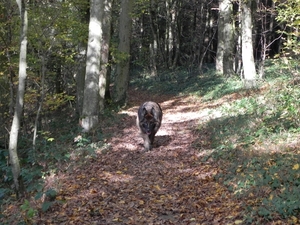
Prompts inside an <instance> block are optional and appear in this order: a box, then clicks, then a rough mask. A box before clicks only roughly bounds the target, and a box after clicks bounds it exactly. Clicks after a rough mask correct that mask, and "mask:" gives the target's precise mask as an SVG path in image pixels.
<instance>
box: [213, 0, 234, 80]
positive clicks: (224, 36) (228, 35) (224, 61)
mask: <svg viewBox="0 0 300 225" xmlns="http://www.w3.org/2000/svg"><path fill="white" fill-rule="evenodd" d="M232 12H233V10H232V2H231V1H230V0H220V1H219V20H218V48H217V55H216V70H217V72H218V73H220V74H224V75H230V74H232V73H233V33H234V31H233V22H232V17H233V15H232Z"/></svg>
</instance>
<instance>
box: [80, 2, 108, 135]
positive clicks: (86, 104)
mask: <svg viewBox="0 0 300 225" xmlns="http://www.w3.org/2000/svg"><path fill="white" fill-rule="evenodd" d="M102 11H103V1H102V0H91V4H90V22H89V38H88V46H87V59H86V75H85V87H84V95H83V110H82V118H81V126H82V128H83V129H84V131H85V132H88V131H90V129H92V128H93V127H94V126H95V125H96V124H97V123H98V121H99V118H98V116H99V76H100V61H101V37H102V27H101V19H102V13H100V12H102Z"/></svg>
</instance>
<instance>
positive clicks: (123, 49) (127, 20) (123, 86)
mask: <svg viewBox="0 0 300 225" xmlns="http://www.w3.org/2000/svg"><path fill="white" fill-rule="evenodd" d="M132 4H133V2H132V0H122V1H121V13H120V22H119V46H118V51H119V54H120V55H121V56H122V57H121V58H122V59H121V60H120V62H119V63H118V64H117V72H116V78H115V96H114V101H115V102H117V103H118V104H120V105H123V104H126V103H127V89H128V82H129V60H130V55H129V54H130V36H131V24H132V20H131V16H130V13H131V11H132Z"/></svg>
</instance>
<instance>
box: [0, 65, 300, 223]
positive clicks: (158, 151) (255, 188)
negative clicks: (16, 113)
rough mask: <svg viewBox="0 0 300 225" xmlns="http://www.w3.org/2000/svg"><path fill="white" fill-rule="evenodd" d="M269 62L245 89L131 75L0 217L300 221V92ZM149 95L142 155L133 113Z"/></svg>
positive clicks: (208, 78)
mask: <svg viewBox="0 0 300 225" xmlns="http://www.w3.org/2000/svg"><path fill="white" fill-rule="evenodd" d="M274 67H275V65H269V67H268V68H269V71H268V70H267V73H268V72H269V75H270V74H271V72H272V75H273V77H270V76H269V80H266V81H264V82H262V83H261V84H260V86H259V87H258V88H257V89H255V90H247V91H246V90H243V86H242V83H241V82H240V81H239V80H238V79H233V78H231V79H227V80H225V79H223V78H221V77H218V76H215V75H214V74H213V72H210V71H208V72H207V73H206V74H204V75H203V74H202V75H199V74H197V73H192V74H186V73H185V72H183V71H178V72H175V73H174V74H166V75H163V76H162V77H161V78H160V79H161V80H160V82H157V80H152V79H151V78H146V79H145V77H142V78H139V77H137V78H136V79H134V80H133V82H132V83H131V85H130V91H129V96H130V98H129V103H128V106H127V107H126V108H125V109H121V110H115V111H113V112H111V111H110V112H111V113H107V114H106V115H105V117H104V120H103V123H102V124H101V127H99V130H97V131H95V132H94V133H93V134H91V135H90V136H84V135H82V134H81V135H80V134H79V133H78V131H76V129H73V130H72V132H70V134H69V135H68V136H67V135H64V138H65V141H64V143H65V145H64V146H65V153H64V154H62V153H61V152H62V151H59V150H60V148H62V146H63V145H60V146H61V147H60V148H57V152H60V154H61V155H63V157H62V156H60V157H57V156H56V154H54V153H52V154H53V156H56V158H57V163H56V164H55V165H59V169H58V168H57V167H56V168H55V167H54V166H52V167H48V168H49V169H48V172H47V173H44V175H43V181H44V183H43V185H42V186H41V188H42V190H43V191H35V192H34V191H32V192H31V195H30V196H27V199H26V200H25V199H23V200H21V201H20V202H14V201H11V200H7V201H3V204H2V207H1V213H0V215H1V216H0V223H1V224H190V225H196V224H299V223H300V221H299V209H300V201H299V198H298V196H299V194H300V193H299V192H300V189H299V184H300V175H299V169H300V163H299V147H298V146H299V141H298V140H299V128H298V127H299V119H298V115H299V109H300V106H299V104H300V103H298V101H297V99H299V97H300V96H299V95H300V91H299V90H300V89H299V87H298V86H297V79H296V77H295V74H293V76H291V75H286V76H285V77H283V76H282V75H281V76H279V75H280V74H279V73H280V70H279V69H274ZM280 68H282V67H280ZM274 71H276V72H277V73H278V74H276V73H275V72H274ZM289 71H290V70H289ZM286 74H287V73H286ZM179 81H180V82H179ZM149 99H151V100H154V101H157V102H159V103H160V104H161V106H162V109H163V112H164V115H163V124H162V127H161V129H160V130H159V132H158V134H157V137H156V140H155V148H154V149H153V150H152V151H150V152H145V151H143V147H142V139H141V138H140V137H139V136H138V134H137V128H136V126H135V116H136V111H137V108H138V106H139V105H140V104H141V103H142V102H143V101H146V100H149ZM100 131H101V132H100ZM74 141H75V142H74ZM62 142H63V140H62ZM68 143H69V144H68ZM49 149H50V147H49ZM49 154H50V153H49ZM65 158H68V160H64V159H65ZM58 162H59V163H58ZM50 169H51V170H50ZM51 171H52V172H51ZM33 183H34V182H33Z"/></svg>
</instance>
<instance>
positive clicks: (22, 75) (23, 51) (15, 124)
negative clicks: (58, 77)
mask: <svg viewBox="0 0 300 225" xmlns="http://www.w3.org/2000/svg"><path fill="white" fill-rule="evenodd" d="M16 2H17V4H18V7H19V10H20V17H21V40H20V59H19V60H20V61H19V85H18V91H17V97H16V104H15V111H14V117H13V121H12V126H11V131H10V136H9V158H10V163H11V167H12V174H13V179H14V186H15V191H16V195H17V198H19V197H21V196H23V195H24V193H25V190H24V187H23V183H22V177H21V175H20V174H21V168H20V162H19V157H18V152H17V147H18V135H19V129H20V121H21V116H22V111H23V106H24V94H25V81H26V76H27V74H26V67H27V61H26V57H27V29H28V18H27V10H26V1H25V0H17V1H16Z"/></svg>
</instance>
